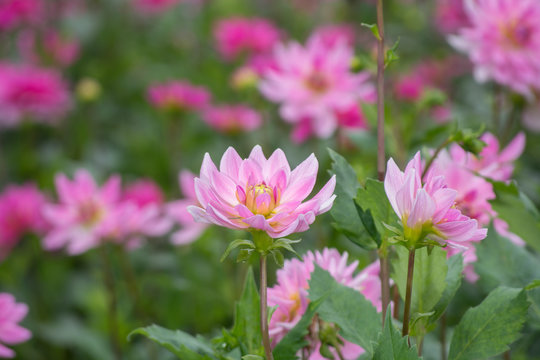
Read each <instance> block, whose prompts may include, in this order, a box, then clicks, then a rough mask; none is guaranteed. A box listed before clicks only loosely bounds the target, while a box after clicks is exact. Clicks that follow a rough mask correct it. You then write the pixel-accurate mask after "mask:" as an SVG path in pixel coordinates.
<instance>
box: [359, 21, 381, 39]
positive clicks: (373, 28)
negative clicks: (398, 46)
mask: <svg viewBox="0 0 540 360" xmlns="http://www.w3.org/2000/svg"><path fill="white" fill-rule="evenodd" d="M360 25H361V26H363V27H367V28H368V29H370V30H371V32H372V33H373V35H374V36H375V38H376V39H377V40H381V34H380V33H379V27H378V26H377V24H366V23H361V24H360Z"/></svg>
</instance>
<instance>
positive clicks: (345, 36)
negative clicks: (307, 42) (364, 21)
mask: <svg viewBox="0 0 540 360" xmlns="http://www.w3.org/2000/svg"><path fill="white" fill-rule="evenodd" d="M311 36H312V37H314V38H315V37H316V38H318V39H319V41H321V42H322V43H323V44H324V45H325V46H326V47H328V48H330V49H331V48H333V47H334V46H336V45H337V44H338V43H344V44H346V45H348V46H351V47H352V46H354V38H355V34H354V27H353V26H352V25H343V24H341V25H325V26H320V27H318V28H317V29H315V31H314V32H313V34H312V35H311Z"/></svg>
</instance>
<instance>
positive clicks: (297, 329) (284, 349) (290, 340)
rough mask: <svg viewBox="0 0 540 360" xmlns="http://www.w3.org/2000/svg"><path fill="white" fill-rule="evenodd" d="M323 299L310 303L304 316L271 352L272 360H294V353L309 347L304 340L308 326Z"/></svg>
mask: <svg viewBox="0 0 540 360" xmlns="http://www.w3.org/2000/svg"><path fill="white" fill-rule="evenodd" d="M324 300H325V297H322V298H320V299H318V300H315V301H312V302H311V303H310V304H309V305H308V307H307V309H306V312H305V313H304V315H302V318H301V319H300V321H298V323H297V324H296V325H295V326H294V327H293V328H292V329H291V331H289V332H288V333H287V335H285V336H284V337H283V339H281V341H280V342H279V343H278V344H277V345H276V347H275V348H274V350H273V352H272V353H273V354H274V360H291V359H296V358H297V357H296V353H298V351H299V350H300V349H302V348H303V347H305V346H307V345H309V342H308V341H307V340H306V335H307V334H308V332H309V331H308V329H309V325H310V324H311V321H312V319H313V316H315V313H316V312H317V309H318V308H319V306H320V305H321V304H322V303H323V301H324Z"/></svg>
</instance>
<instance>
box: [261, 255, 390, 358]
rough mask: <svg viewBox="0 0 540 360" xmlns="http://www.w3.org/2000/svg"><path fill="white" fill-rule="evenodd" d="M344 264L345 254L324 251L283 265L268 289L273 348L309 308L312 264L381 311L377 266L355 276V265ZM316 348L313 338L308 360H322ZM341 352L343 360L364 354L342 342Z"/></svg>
mask: <svg viewBox="0 0 540 360" xmlns="http://www.w3.org/2000/svg"><path fill="white" fill-rule="evenodd" d="M347 260H348V254H347V253H346V252H345V253H343V255H341V254H340V253H339V252H338V251H337V250H336V249H328V248H325V249H323V251H322V252H319V251H316V252H315V253H312V252H311V251H310V252H308V253H307V254H306V255H304V257H303V259H302V261H300V260H298V259H291V260H286V261H285V264H284V266H283V268H282V269H279V270H278V271H277V282H276V284H275V285H274V286H273V287H271V288H269V289H268V306H271V307H273V306H277V309H276V310H275V311H274V313H273V314H272V318H271V319H270V325H269V330H270V336H271V338H272V344H273V345H274V346H275V345H276V344H277V343H278V342H279V341H280V340H281V339H282V338H283V337H284V336H285V335H286V334H287V333H288V332H289V331H290V330H291V329H292V328H293V327H294V326H295V325H296V324H297V323H298V321H299V320H300V318H301V317H302V315H303V314H304V313H305V311H306V309H307V306H308V304H309V299H308V289H309V283H308V281H309V279H310V278H311V273H312V272H313V271H314V269H315V264H317V265H318V266H320V267H321V268H323V269H324V270H327V271H328V272H329V273H330V275H332V277H334V279H335V280H336V281H337V282H339V283H341V284H343V285H345V286H348V287H350V288H353V289H355V290H357V291H359V292H361V293H362V294H363V295H364V296H365V297H366V299H368V300H369V301H371V303H372V304H373V305H374V306H375V307H377V309H378V311H380V309H381V307H382V303H381V285H380V278H379V262H374V263H372V264H371V265H369V266H368V267H366V268H365V269H363V270H362V271H361V272H359V273H357V274H355V272H356V270H357V268H358V261H354V262H352V263H351V264H347ZM319 348H320V342H319V341H318V338H317V337H316V335H315V338H314V339H312V342H311V348H310V356H309V359H310V360H323V359H324V358H323V357H322V355H321V354H320V353H319ZM340 350H341V352H342V354H343V356H344V357H345V359H356V358H357V357H358V356H359V355H361V354H362V353H363V352H364V350H363V349H362V348H361V347H360V346H358V345H356V344H353V343H350V342H348V341H344V345H343V347H342V348H341V349H340ZM332 351H333V350H332ZM336 356H337V354H336Z"/></svg>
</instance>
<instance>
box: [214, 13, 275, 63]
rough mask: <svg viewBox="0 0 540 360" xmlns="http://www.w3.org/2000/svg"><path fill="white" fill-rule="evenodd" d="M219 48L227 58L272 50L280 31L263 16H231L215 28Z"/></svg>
mask: <svg viewBox="0 0 540 360" xmlns="http://www.w3.org/2000/svg"><path fill="white" fill-rule="evenodd" d="M214 38H215V40H216V43H217V49H218V51H219V53H220V54H221V56H223V58H224V59H225V60H232V59H234V58H235V57H237V56H238V55H240V54H242V53H246V54H248V55H251V54H262V53H267V52H269V51H271V50H272V48H273V47H274V45H276V43H277V42H278V41H279V38H280V31H279V29H278V28H277V27H276V26H275V25H274V24H273V23H271V22H270V21H268V20H266V19H261V18H240V17H238V18H229V19H224V20H221V21H219V22H218V23H217V25H216V26H215V28H214Z"/></svg>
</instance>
